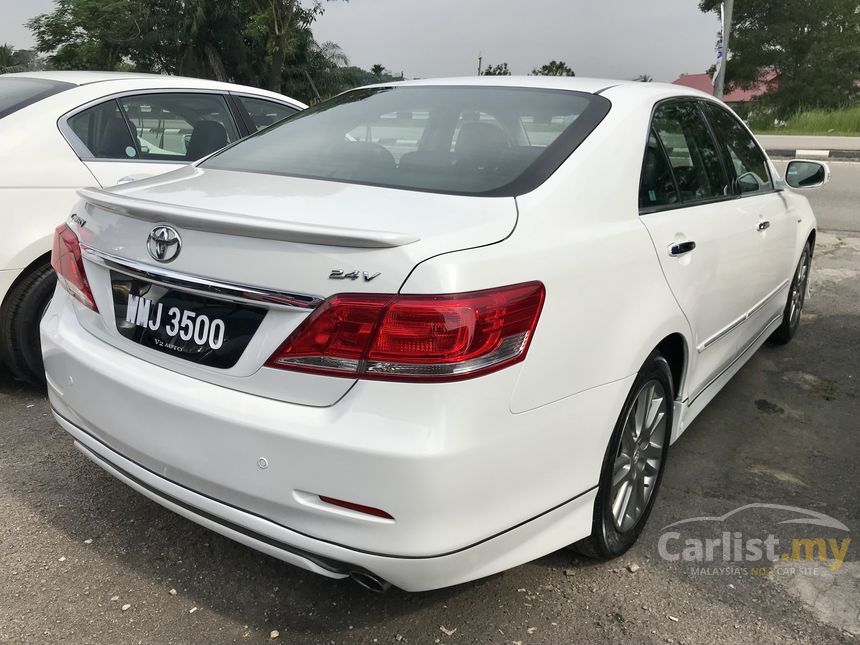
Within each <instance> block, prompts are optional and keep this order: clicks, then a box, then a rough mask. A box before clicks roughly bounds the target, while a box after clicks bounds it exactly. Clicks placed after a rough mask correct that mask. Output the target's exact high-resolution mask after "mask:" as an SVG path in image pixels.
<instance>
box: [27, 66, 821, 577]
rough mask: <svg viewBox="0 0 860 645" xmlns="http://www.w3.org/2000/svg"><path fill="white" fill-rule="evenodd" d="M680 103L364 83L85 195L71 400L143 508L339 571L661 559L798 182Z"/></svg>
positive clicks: (70, 323)
mask: <svg viewBox="0 0 860 645" xmlns="http://www.w3.org/2000/svg"><path fill="white" fill-rule="evenodd" d="M827 177H828V170H827V168H826V166H824V165H823V164H820V163H817V162H809V161H794V162H791V163H790V164H789V166H788V170H787V172H786V177H784V178H783V177H780V176H779V175H778V174H777V172H776V170H775V169H774V166H773V165H772V164H771V163H770V161H769V160H768V158H767V157H766V155H765V154H764V153H763V152H762V150H761V148H760V147H759V145H758V144H757V143H756V141H755V139H754V138H753V137H752V135H751V134H750V132H749V131H748V130H747V128H746V127H745V126H744V124H743V123H742V122H741V121H740V120H739V119H738V118H737V117H736V116H735V115H734V114H733V113H732V112H731V111H730V110H729V109H727V108H726V106H725V105H723V104H722V103H720V102H718V101H716V100H714V99H713V98H711V97H709V96H707V95H705V94H701V93H697V92H696V91H694V90H689V89H687V88H682V87H678V86H675V85H661V84H654V83H627V82H614V81H603V80H592V79H582V78H576V79H556V78H531V77H530V78H499V77H497V78H483V79H451V80H437V81H420V82H407V83H403V84H393V85H384V86H374V87H368V88H362V89H358V90H354V91H350V92H348V93H345V94H343V95H341V96H339V97H337V98H335V99H332V100H330V101H328V102H325V103H322V104H321V105H319V106H316V107H314V108H311V109H309V110H307V111H304V112H301V113H299V114H297V115H295V116H293V117H291V118H289V119H287V120H285V121H283V122H282V123H281V124H279V125H276V126H274V127H272V128H269V129H267V130H265V131H263V132H260V133H258V134H256V135H253V136H251V137H249V138H248V139H246V140H244V141H241V142H238V143H236V144H234V145H232V146H230V147H228V148H226V149H225V150H223V151H221V152H219V153H218V154H215V155H213V156H211V157H209V158H208V159H206V160H204V161H203V162H202V163H197V164H193V165H190V166H188V167H186V168H184V169H181V170H177V171H175V172H172V173H170V174H167V175H164V176H162V177H155V178H152V179H147V180H144V181H140V182H136V183H132V184H129V185H126V186H120V187H117V188H112V189H109V190H101V189H87V190H83V191H81V193H80V194H81V197H82V199H81V201H80V202H79V203H78V204H77V206H76V207H75V209H74V210H73V211H72V214H71V216H70V218H69V220H68V221H67V223H66V224H64V225H62V226H60V227H59V228H58V229H57V231H56V236H55V240H54V250H53V256H52V258H53V259H52V262H53V266H54V267H55V269H56V271H57V274H58V276H59V284H58V287H57V291H56V294H55V297H54V298H53V301H52V303H51V306H50V308H49V310H48V311H47V313H46V315H45V316H44V318H43V320H42V327H41V329H42V345H43V350H44V361H45V366H46V369H47V379H48V388H49V394H50V401H51V405H52V406H53V410H54V414H55V415H56V418H57V420H58V422H59V423H60V425H61V426H62V427H63V428H64V429H65V430H66V431H68V433H69V434H71V435H72V437H73V439H74V442H75V445H76V447H77V448H78V449H79V450H80V451H81V452H82V453H83V454H84V455H86V456H87V457H89V458H90V459H92V460H93V461H94V462H95V463H97V464H98V465H99V466H101V467H102V468H104V469H105V470H107V471H108V472H109V473H111V474H112V475H114V476H115V477H116V478H118V479H120V480H121V481H123V482H125V483H126V484H128V485H129V486H131V487H132V488H134V489H135V490H137V491H139V492H140V493H141V494H143V495H146V496H147V497H150V498H151V499H153V500H155V501H157V502H158V503H160V504H162V505H164V506H165V507H167V508H169V509H171V510H173V511H175V512H177V513H179V514H181V515H183V516H185V517H187V518H189V519H191V520H193V521H195V522H198V523H200V524H202V525H204V526H206V527H209V528H210V529H212V530H214V531H217V532H219V533H221V534H223V535H226V536H228V537H230V538H233V539H234V540H237V541H239V542H242V543H244V544H246V545H248V546H251V547H253V548H255V549H259V550H260V551H264V552H266V553H268V554H271V555H273V556H275V557H277V558H280V559H282V560H285V561H287V562H291V563H293V564H295V565H298V566H300V567H303V568H305V569H308V570H310V571H314V572H316V573H319V574H322V575H325V576H329V577H332V578H345V577H352V578H353V579H355V580H356V581H358V582H359V583H361V584H362V585H364V586H366V587H368V588H371V589H375V590H384V589H385V588H386V587H388V586H389V585H392V584H393V585H396V586H398V587H400V588H403V589H406V590H412V591H417V590H426V589H432V588H437V587H443V586H446V585H453V584H456V583H460V582H464V581H467V580H472V579H475V578H479V577H481V576H486V575H489V574H492V573H495V572H498V571H501V570H503V569H507V568H509V567H513V566H516V565H518V564H521V563H524V562H527V561H529V560H532V559H534V558H536V557H539V556H542V555H544V554H547V553H549V552H552V551H554V550H557V549H560V548H562V547H565V546H567V545H571V544H573V545H575V546H576V547H578V548H579V549H580V550H581V551H583V552H586V553H588V554H591V555H593V556H596V557H600V558H611V557H614V556H617V555H619V554H621V553H623V552H624V551H625V550H626V549H628V548H629V547H630V546H631V544H633V542H634V541H635V540H636V538H637V536H638V535H639V533H640V532H641V531H642V527H643V525H644V524H645V522H646V520H647V518H648V515H649V512H650V510H651V508H652V506H653V505H654V502H655V500H656V498H657V491H658V489H659V485H660V478H661V474H662V472H663V469H664V468H663V467H664V465H665V463H666V460H667V459H668V458H669V456H670V454H671V451H670V448H669V446H670V444H671V443H672V442H673V441H675V440H677V439H678V437H679V436H680V435H681V434H682V432H683V431H684V429H685V428H687V427H689V425H690V423H691V422H692V421H693V419H694V418H695V417H696V415H697V414H699V412H701V410H702V409H703V408H704V407H705V405H707V403H708V402H709V401H710V400H711V399H712V398H713V397H714V395H715V394H716V393H717V392H718V391H719V390H720V388H722V387H723V386H724V385H725V384H726V382H727V381H728V380H729V379H730V378H731V377H732V375H734V374H735V373H736V372H737V371H738V370H739V369H740V368H741V366H742V365H743V364H744V362H745V361H746V360H747V359H749V358H750V356H752V354H753V353H754V352H755V351H756V350H757V349H758V348H759V347H760V346H761V345H762V343H764V342H765V341H766V340H768V339H772V340H773V341H775V342H777V343H786V342H787V341H789V340H790V339H791V338H792V336H793V335H794V334H795V332H796V330H797V328H798V323H799V320H800V314H801V310H802V308H803V304H804V297H805V294H806V288H807V280H808V277H809V269H810V263H811V260H812V253H813V249H814V244H815V234H816V233H815V229H816V224H815V218H814V216H813V213H812V211H811V210H810V207H809V204H808V202H807V200H806V199H805V198H804V197H803V196H801V195H800V194H799V192H797V190H798V189H805V188H812V187H814V186H818V185H821V184H823V183H824V182H825V181H826V180H827Z"/></svg>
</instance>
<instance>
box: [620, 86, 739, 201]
mask: <svg viewBox="0 0 860 645" xmlns="http://www.w3.org/2000/svg"><path fill="white" fill-rule="evenodd" d="M703 101H706V99H702V98H701V97H699V96H692V95H690V96H672V97H669V98H667V99H662V100H660V101H657V102H656V103H655V104H654V105H653V107H652V108H651V116H650V117H649V118H648V129H647V130H646V131H645V147H644V148H643V149H642V156H643V163H642V167H644V165H645V163H644V161H645V160H644V156H645V151H646V150H647V149H648V137H649V135H650V133H651V130H653V129H654V115H655V114H656V113H657V110H658V109H660V108H661V107H663V106H664V105H670V104H672V103H693V104H695V106H696V111H697V112H698V113H699V116H700V117H701V118H702V119H703V120H704V122H705V126H706V128H707V130H708V136H709V137H710V138H711V143H713V144H714V148H715V149H716V150H717V157H718V158H719V160H720V166H721V167H722V169H723V176H724V177H725V179H726V182H727V185H729V186H731V187H732V189H733V191H734V182H733V181H732V179H731V178H732V175H731V174H729V172H728V169H727V168H726V163H725V160H724V159H723V153H722V150H721V148H722V146H720V144H719V142H718V141H717V139H716V138H715V137H714V132H713V129H712V128H711V123H710V121H708V119H707V118H706V117H705V113H704V110H703V109H702V106H701V105H700V103H702V102H703ZM657 140H658V141H660V147H661V149H662V148H663V142H662V140H661V139H660V137H659V135H658V136H657ZM664 154H665V150H664ZM667 156H668V155H667ZM669 169H670V171H671V172H672V181H673V182H675V186H676V189H677V186H678V181H677V179H676V178H675V171H674V168H672V164H671V162H670V163H669ZM638 185H639V186H641V185H642V170H641V169H640V171H639V184H638ZM678 196H679V198H680V191H679V195H678ZM737 198H738V195H737V194H736V193H735V192H732V193H731V194H729V195H722V196H720V197H711V198H708V199H700V200H697V201H695V202H681V201H679V202H678V203H677V204H662V205H659V206H646V207H640V208H639V215H650V214H651V213H659V212H662V211H671V210H677V209H679V208H696V207H697V206H708V205H710V204H718V203H720V202H727V201H730V200H733V199H737ZM637 202H638V199H637Z"/></svg>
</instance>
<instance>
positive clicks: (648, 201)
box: [639, 130, 680, 208]
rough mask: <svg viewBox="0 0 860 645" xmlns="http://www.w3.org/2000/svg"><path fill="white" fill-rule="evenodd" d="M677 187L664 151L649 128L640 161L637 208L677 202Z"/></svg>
mask: <svg viewBox="0 0 860 645" xmlns="http://www.w3.org/2000/svg"><path fill="white" fill-rule="evenodd" d="M679 201H680V200H679V198H678V189H677V187H676V186H675V180H674V179H673V177H672V168H671V167H670V166H669V160H668V159H667V158H666V153H665V152H663V148H662V147H661V146H660V142H659V141H658V140H657V134H656V133H655V132H654V130H651V133H650V135H649V136H648V147H647V148H646V149H645V160H644V161H643V162H642V179H641V181H640V183H639V208H653V207H655V206H666V205H668V204H677V203H678V202H679Z"/></svg>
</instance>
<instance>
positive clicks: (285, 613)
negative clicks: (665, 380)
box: [0, 233, 860, 645]
mask: <svg viewBox="0 0 860 645" xmlns="http://www.w3.org/2000/svg"><path fill="white" fill-rule="evenodd" d="M811 292H812V296H811V299H810V300H809V301H808V304H807V309H806V311H805V313H804V319H803V322H802V324H801V328H800V331H799V332H798V335H797V337H796V338H795V339H794V341H793V342H792V343H791V344H789V345H788V346H785V347H774V346H770V345H766V346H765V347H764V348H762V349H761V350H760V351H759V352H758V353H757V354H756V356H755V357H754V358H753V359H752V360H751V361H750V362H749V363H748V364H747V365H746V366H745V367H744V368H743V370H742V371H741V372H740V373H739V374H738V375H737V376H736V377H735V378H734V379H733V381H732V382H731V383H730V384H729V385H728V386H727V387H726V388H725V389H724V390H723V392H722V393H721V394H720V395H719V396H718V397H717V398H716V399H715V400H714V401H713V402H712V404H711V405H710V406H709V407H708V408H707V410H705V412H703V413H702V415H701V416H700V417H699V418H698V419H697V420H696V421H695V422H694V423H693V424H692V426H691V427H690V428H689V429H688V430H687V432H686V433H685V434H684V436H683V437H682V438H681V439H680V440H679V441H678V442H677V443H676V444H675V445H674V446H673V448H672V449H671V451H670V453H669V454H670V456H669V462H668V465H667V471H666V475H665V479H664V481H663V487H662V490H661V493H660V497H659V499H658V501H657V504H656V506H655V508H654V512H653V514H652V516H651V519H650V521H649V524H648V526H647V528H646V530H645V532H644V534H643V535H642V537H641V539H640V540H639V542H638V544H637V545H636V546H635V547H634V548H633V549H632V550H631V551H630V552H628V553H627V554H626V555H625V556H623V557H622V558H620V559H619V560H616V561H612V562H608V563H598V562H594V561H590V560H587V559H585V558H582V557H579V556H576V555H574V554H573V553H571V552H567V551H563V552H558V553H555V554H552V555H550V556H547V557H545V558H542V559H540V560H537V561H535V562H532V563H530V564H527V565H524V566H521V567H519V568H517V569H513V570H511V571H507V572H505V573H503V574H499V575H496V576H492V577H490V578H488V579H484V580H480V581H477V582H474V583H470V584H465V585H461V586H459V587H454V588H451V589H443V590H439V591H435V592H431V593H422V594H412V595H410V594H406V593H403V592H400V591H397V590H392V591H390V592H389V593H387V594H385V595H382V596H377V595H372V594H370V593H368V592H366V591H364V590H363V589H361V588H359V587H358V586H357V585H355V584H354V583H352V582H350V581H342V582H337V581H331V580H328V579H324V578H319V577H316V576H314V575H312V574H309V573H305V572H303V571H300V570H298V569H294V568H292V567H290V566H288V565H285V564H282V563H280V562H279V561H277V560H274V559H272V558H269V557H267V556H264V555H261V554H259V553H256V552H254V551H251V550H249V549H247V548H245V547H243V546H240V545H239V544H236V543H233V542H231V541H229V540H227V539H225V538H222V537H220V536H218V535H216V534H214V533H211V532H209V531H207V530H205V529H203V528H200V527H198V526H196V525H194V524H192V523H190V522H188V521H186V520H184V519H182V518H180V517H178V516H176V515H173V514H171V513H170V512H168V511H166V510H164V509H162V508H161V507H159V506H158V505H156V504H154V503H153V502H150V501H149V500H147V499H145V498H143V497H142V496H140V495H137V494H136V493H134V492H133V491H132V490H131V489H129V488H127V487H125V486H124V485H123V484H121V483H120V482H118V481H116V480H114V479H112V478H111V477H110V476H108V475H107V474H105V473H104V472H102V471H101V470H100V469H99V468H98V467H96V466H95V465H93V464H91V463H90V462H89V461H87V460H86V459H85V458H84V457H82V456H81V455H80V454H79V453H77V451H75V450H74V448H73V447H72V443H71V441H70V439H69V438H68V437H67V436H66V435H65V434H64V433H63V432H62V431H61V430H60V428H59V427H58V426H57V425H56V424H55V423H54V421H53V419H52V417H51V413H50V409H49V406H48V403H47V401H46V399H45V396H44V393H43V392H41V391H38V390H36V389H33V388H29V387H26V386H24V385H21V384H19V383H15V382H12V381H11V380H10V379H9V377H8V376H5V373H2V374H3V375H0V518H2V522H0V598H2V602H0V642H3V643H43V642H44V643H105V644H119V643H233V642H237V643H255V642H276V643H277V642H283V643H514V644H517V643H519V644H521V645H532V644H539V643H597V642H621V641H624V642H641V643H725V642H731V643H754V644H756V645H760V644H762V643H834V642H858V640H860V617H858V610H860V561H858V549H860V545H858V544H852V543H851V540H852V539H853V537H852V536H857V535H858V534H860V504H858V501H857V500H858V498H860V483H858V481H860V480H858V470H857V465H858V463H860V398H858V385H857V383H858V379H860V236H856V235H853V234H849V233H844V234H843V233H840V234H825V233H821V234H819V238H818V249H817V253H816V257H815V262H814V271H813V281H812V286H811ZM94 396H98V393H94ZM134 413H136V414H145V413H146V411H145V410H137V411H134ZM571 422H572V423H573V422H574V420H571ZM510 476H511V477H517V473H516V472H512V473H511V474H510ZM499 503H504V500H499ZM751 504H758V505H759V506H753V507H749V506H748V505H751ZM742 507H747V508H745V509H743V508H742ZM788 507H790V508H791V509H795V510H793V511H788V510H786V509H787V508H788ZM736 509H742V510H741V511H739V512H738V513H736V514H734V515H732V517H731V518H730V519H726V520H720V521H721V522H722V521H725V522H726V524H725V526H726V527H727V529H726V530H729V528H728V527H729V526H730V525H729V522H731V521H732V520H734V523H733V524H731V530H732V531H736V533H735V534H736V535H741V534H743V536H748V535H758V536H761V535H770V534H776V535H778V536H780V537H783V535H784V533H783V532H784V531H785V530H786V527H795V528H796V527H801V529H803V530H805V531H806V532H805V533H802V535H804V536H806V537H809V536H810V533H809V530H810V529H811V530H812V531H813V533H812V534H811V535H812V536H813V537H816V536H817V535H818V533H815V532H814V531H818V530H820V531H825V532H826V531H835V533H827V537H828V538H829V537H830V536H831V535H835V538H834V541H833V545H834V546H840V545H846V544H847V548H846V550H845V551H844V552H843V553H842V555H843V557H842V561H837V562H834V561H833V560H832V559H831V560H826V561H823V560H818V559H817V556H815V557H813V558H811V559H809V558H807V559H806V560H805V561H804V562H792V561H789V562H780V563H778V566H774V567H771V566H770V564H769V563H768V564H767V566H764V567H755V566H748V565H749V563H747V562H745V561H741V562H738V561H736V560H734V559H733V560H731V561H730V562H729V561H726V560H725V559H723V558H722V557H721V556H719V555H717V556H716V557H715V559H714V560H705V561H701V560H699V561H696V562H693V563H692V564H691V562H689V561H684V558H682V557H681V556H680V555H679V554H680V552H681V546H682V544H684V543H683V542H682V539H683V538H685V537H686V538H690V537H691V536H692V537H693V538H695V539H698V538H697V537H696V536H703V535H711V534H712V533H713V531H712V532H709V531H711V529H709V528H707V527H705V528H702V526H703V525H707V524H708V521H710V520H713V519H714V518H720V517H722V516H725V515H726V514H730V513H731V512H732V511H734V510H736ZM798 509H800V510H798ZM786 513H788V514H789V515H791V514H792V513H793V515H792V516H793V517H795V518H797V517H798V516H799V515H803V514H804V513H805V514H806V517H809V516H810V513H812V514H819V515H816V517H819V522H825V524H820V525H819V526H818V527H816V526H812V527H810V526H809V525H808V524H807V525H799V524H796V523H791V521H789V523H788V524H786V523H785V522H784V520H785V519H786V515H785V514H786ZM701 516H710V520H707V518H706V520H700V521H698V523H697V522H692V523H684V524H681V525H676V526H675V527H674V528H667V527H669V525H672V524H674V523H677V522H680V521H682V520H685V519H690V518H697V517H698V518H701ZM822 516H826V517H827V518H829V519H828V520H826V521H825V520H820V517H822ZM833 521H835V522H836V524H839V525H841V526H842V528H839V527H837V528H835V529H834V528H833V526H835V525H836V524H834V522H833ZM827 522H829V524H827ZM825 525H826V526H829V527H830V528H824V527H825ZM798 530H800V529H798ZM671 531H677V532H678V533H677V534H678V535H680V536H681V537H680V538H673V539H672V540H667V536H669V537H670V538H671V535H670V533H671ZM696 531H699V533H696ZM716 534H717V535H720V534H722V530H721V529H720V530H717V532H716ZM822 536H824V533H822ZM695 539H694V540H693V542H695ZM822 539H823V538H822ZM846 539H847V540H848V542H847V543H846V542H845V540H846ZM823 543H824V544H829V543H827V542H823ZM661 544H662V545H663V548H662V549H661ZM667 545H668V552H667ZM661 552H662V553H663V555H661ZM673 558H678V559H673ZM694 565H695V566H694ZM728 565H731V566H728ZM789 565H791V567H789ZM794 565H798V566H797V567H796V569H797V571H796V572H794V573H792V571H791V570H790V569H791V568H793V567H794Z"/></svg>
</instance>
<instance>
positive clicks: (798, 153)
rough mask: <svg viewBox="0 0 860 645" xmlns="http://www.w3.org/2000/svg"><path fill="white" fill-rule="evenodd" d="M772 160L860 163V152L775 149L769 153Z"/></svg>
mask: <svg viewBox="0 0 860 645" xmlns="http://www.w3.org/2000/svg"><path fill="white" fill-rule="evenodd" d="M767 154H768V156H769V157H771V158H772V159H831V160H834V161H860V150H804V149H802V148H798V149H796V150H795V149H787V148H773V149H770V150H768V151H767Z"/></svg>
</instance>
